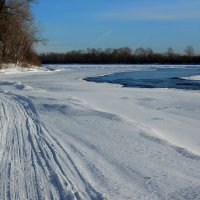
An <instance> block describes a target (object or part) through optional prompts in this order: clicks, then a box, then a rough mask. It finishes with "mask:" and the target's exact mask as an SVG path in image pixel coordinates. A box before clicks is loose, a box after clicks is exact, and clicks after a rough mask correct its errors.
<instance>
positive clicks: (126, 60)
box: [39, 46, 200, 64]
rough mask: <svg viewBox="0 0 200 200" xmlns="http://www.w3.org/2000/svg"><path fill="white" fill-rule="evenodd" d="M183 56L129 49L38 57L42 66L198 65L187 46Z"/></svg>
mask: <svg viewBox="0 0 200 200" xmlns="http://www.w3.org/2000/svg"><path fill="white" fill-rule="evenodd" d="M184 52H185V53H184V54H178V53H175V52H174V50H173V49H172V48H168V49H167V50H166V52H165V53H156V52H154V51H153V50H152V49H151V48H137V49H136V50H134V51H133V50H132V49H131V48H129V47H123V48H117V49H112V48H107V49H100V48H98V49H95V48H88V49H86V50H77V51H75V50H73V51H69V52H66V53H42V54H40V55H39V57H40V60H41V62H42V63H43V64H156V63H157V64H199V63H200V55H196V54H195V51H194V48H193V47H192V46H188V47H187V48H186V49H185V51H184Z"/></svg>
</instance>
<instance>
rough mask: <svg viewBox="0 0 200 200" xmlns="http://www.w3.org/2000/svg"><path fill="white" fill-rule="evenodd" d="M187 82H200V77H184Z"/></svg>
mask: <svg viewBox="0 0 200 200" xmlns="http://www.w3.org/2000/svg"><path fill="white" fill-rule="evenodd" d="M182 79H185V80H193V81H200V75H195V76H189V77H182Z"/></svg>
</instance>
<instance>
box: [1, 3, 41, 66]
mask: <svg viewBox="0 0 200 200" xmlns="http://www.w3.org/2000/svg"><path fill="white" fill-rule="evenodd" d="M32 3H34V0H0V64H2V63H15V64H19V65H24V64H39V62H40V61H39V59H38V57H37V55H36V53H35V51H34V48H33V44H34V43H36V42H38V41H39V39H38V37H37V34H38V28H37V27H36V26H35V25H34V20H33V15H32V13H31V9H30V6H31V4H32Z"/></svg>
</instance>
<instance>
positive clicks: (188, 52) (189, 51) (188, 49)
mask: <svg viewBox="0 0 200 200" xmlns="http://www.w3.org/2000/svg"><path fill="white" fill-rule="evenodd" d="M185 53H186V55H187V56H188V57H190V58H191V57H192V56H194V48H193V47H192V46H187V47H186V49H185Z"/></svg>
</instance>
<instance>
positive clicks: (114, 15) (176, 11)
mask: <svg viewBox="0 0 200 200" xmlns="http://www.w3.org/2000/svg"><path fill="white" fill-rule="evenodd" d="M188 2H189V3H188V4H186V3H183V4H180V5H179V4H174V5H173V4H171V5H169V4H167V5H166V4H165V5H164V4H163V3H162V4H157V5H154V6H151V5H144V4H143V5H132V6H130V5H129V7H124V8H121V9H116V10H112V11H108V12H105V13H102V14H101V16H102V17H104V18H106V19H112V20H125V21H133V20H191V19H200V11H199V10H200V2H199V1H196V3H195V1H188Z"/></svg>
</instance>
